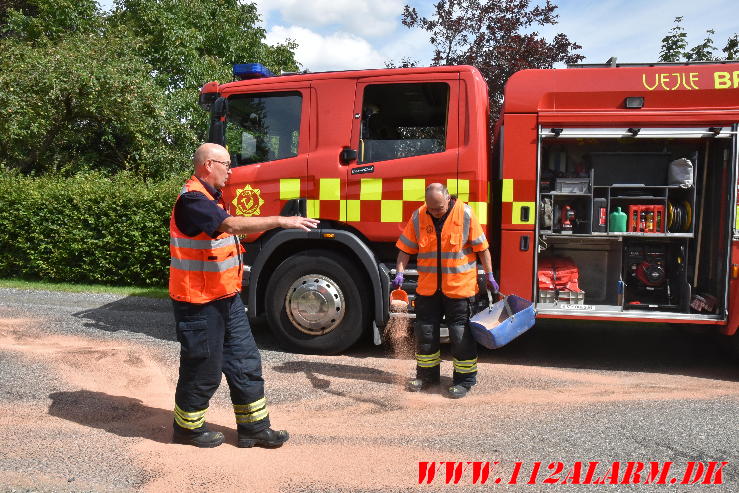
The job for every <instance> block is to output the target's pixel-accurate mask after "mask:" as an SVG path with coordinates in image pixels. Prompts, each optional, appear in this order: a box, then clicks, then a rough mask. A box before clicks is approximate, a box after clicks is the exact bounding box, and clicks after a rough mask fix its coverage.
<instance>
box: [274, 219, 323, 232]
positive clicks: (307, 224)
mask: <svg viewBox="0 0 739 493" xmlns="http://www.w3.org/2000/svg"><path fill="white" fill-rule="evenodd" d="M280 227H281V228H285V229H302V230H303V231H310V230H311V229H313V228H317V227H318V220H317V219H311V218H309V217H301V216H280Z"/></svg>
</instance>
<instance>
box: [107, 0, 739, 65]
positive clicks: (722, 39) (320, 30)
mask: <svg viewBox="0 0 739 493" xmlns="http://www.w3.org/2000/svg"><path fill="white" fill-rule="evenodd" d="M435 1H436V0H256V1H255V3H256V4H257V7H258V9H259V12H260V14H261V17H262V23H263V26H262V27H264V29H265V30H266V32H267V42H268V43H270V44H274V43H279V42H283V41H285V40H286V39H292V40H294V41H296V42H297V43H298V48H297V50H296V58H297V60H298V62H299V63H300V64H301V68H302V69H307V70H310V71H312V72H318V71H324V70H350V69H361V68H382V67H384V66H385V62H386V61H389V60H392V61H395V62H399V61H400V59H401V58H404V57H409V58H412V59H415V60H418V61H419V62H420V65H428V64H429V62H430V60H431V56H432V47H431V45H430V42H429V39H428V34H427V33H426V32H424V31H421V30H420V29H413V30H411V29H408V28H406V27H405V26H403V25H402V24H401V14H402V12H403V7H404V5H406V4H409V5H411V6H412V7H415V8H416V9H417V10H418V11H419V13H421V14H422V15H424V14H425V15H428V14H430V13H431V11H432V6H433V4H434V3H435ZM99 3H100V4H101V6H102V7H103V8H110V6H111V5H112V3H113V2H112V0H101V1H100V2H99ZM534 3H536V0H532V4H534ZM553 3H554V4H555V5H557V6H558V7H559V8H558V9H557V13H558V14H559V23H558V24H556V25H554V26H547V27H546V28H540V29H539V32H540V34H542V35H544V36H545V37H546V38H547V39H549V40H551V39H552V37H553V36H554V35H555V34H557V33H560V32H561V33H564V34H566V35H567V36H568V37H569V38H570V40H571V41H574V42H576V43H578V44H580V45H582V49H581V50H580V51H579V53H581V54H582V55H584V56H585V57H586V58H585V60H584V63H603V62H605V61H606V60H608V59H609V58H610V57H614V56H615V57H617V59H618V62H621V63H627V62H652V61H657V60H658V58H659V49H660V41H661V39H662V38H663V37H664V36H666V35H667V34H668V32H669V30H670V29H671V28H672V27H673V25H674V19H675V17H677V16H682V17H683V22H682V26H683V28H684V29H685V30H686V32H687V34H688V46H689V47H692V46H694V45H696V44H698V43H700V42H702V41H703V38H704V37H705V35H706V29H709V28H710V29H714V30H715V31H716V33H715V35H713V39H714V44H715V45H716V46H717V47H718V48H719V51H720V49H721V48H723V46H725V44H726V40H727V39H728V38H729V37H730V36H732V35H734V34H739V0H712V1H710V2H708V1H706V0H692V1H688V0H652V1H649V0H622V1H618V0H599V1H591V0H583V1H576V0H559V1H558V0H553ZM248 61H249V60H244V62H248Z"/></svg>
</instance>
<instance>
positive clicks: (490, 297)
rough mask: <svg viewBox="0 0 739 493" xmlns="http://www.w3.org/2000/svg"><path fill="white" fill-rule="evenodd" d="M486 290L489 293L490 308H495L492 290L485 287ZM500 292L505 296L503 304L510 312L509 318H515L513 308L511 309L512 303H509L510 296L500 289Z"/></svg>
mask: <svg viewBox="0 0 739 493" xmlns="http://www.w3.org/2000/svg"><path fill="white" fill-rule="evenodd" d="M485 291H486V292H487V293H488V303H489V304H490V305H489V307H488V308H489V309H490V310H492V309H493V294H492V293H491V292H490V290H489V289H487V288H485ZM498 294H499V295H500V296H502V297H503V306H504V307H505V310H506V312H507V313H508V318H514V317H515V315H514V314H513V310H511V305H509V304H508V296H506V295H504V294H503V293H501V292H500V291H498Z"/></svg>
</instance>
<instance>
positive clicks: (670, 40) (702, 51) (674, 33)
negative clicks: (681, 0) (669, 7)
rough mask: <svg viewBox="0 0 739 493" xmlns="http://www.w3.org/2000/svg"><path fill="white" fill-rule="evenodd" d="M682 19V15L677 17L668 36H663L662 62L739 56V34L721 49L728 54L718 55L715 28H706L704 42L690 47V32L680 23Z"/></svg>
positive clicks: (731, 58) (732, 37)
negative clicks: (714, 39)
mask: <svg viewBox="0 0 739 493" xmlns="http://www.w3.org/2000/svg"><path fill="white" fill-rule="evenodd" d="M682 21H683V18H682V17H675V25H674V26H673V27H672V29H670V32H669V33H668V34H667V36H665V37H664V38H662V47H661V48H660V56H659V61H660V62H681V61H685V62H696V61H714V60H716V61H718V60H735V59H737V58H738V57H739V36H738V35H736V34H734V35H733V36H731V37H730V38H729V39H728V40H727V41H726V46H725V47H724V48H723V49H722V50H721V51H723V52H724V53H725V54H726V55H725V57H724V58H721V57H719V56H716V50H717V48H716V46H715V45H714V41H713V36H714V35H715V34H716V31H715V30H713V29H706V37H705V38H704V39H703V42H702V43H699V44H697V45H696V46H694V47H692V48H690V49H688V41H687V39H688V34H687V33H686V32H685V29H683V27H682V26H681V25H680V23H681V22H682Z"/></svg>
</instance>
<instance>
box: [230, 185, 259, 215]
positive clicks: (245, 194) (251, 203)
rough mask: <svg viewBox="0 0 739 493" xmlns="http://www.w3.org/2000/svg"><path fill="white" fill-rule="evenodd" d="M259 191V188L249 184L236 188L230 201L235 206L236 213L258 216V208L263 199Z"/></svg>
mask: <svg viewBox="0 0 739 493" xmlns="http://www.w3.org/2000/svg"><path fill="white" fill-rule="evenodd" d="M259 193H260V191H259V189H258V188H252V187H251V185H247V186H245V187H244V188H240V189H238V190H236V197H234V199H233V202H231V203H232V204H233V205H235V206H236V214H238V215H239V216H247V217H249V216H258V215H259V214H260V208H261V207H262V204H264V200H262V197H261V196H260V195H259Z"/></svg>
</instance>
